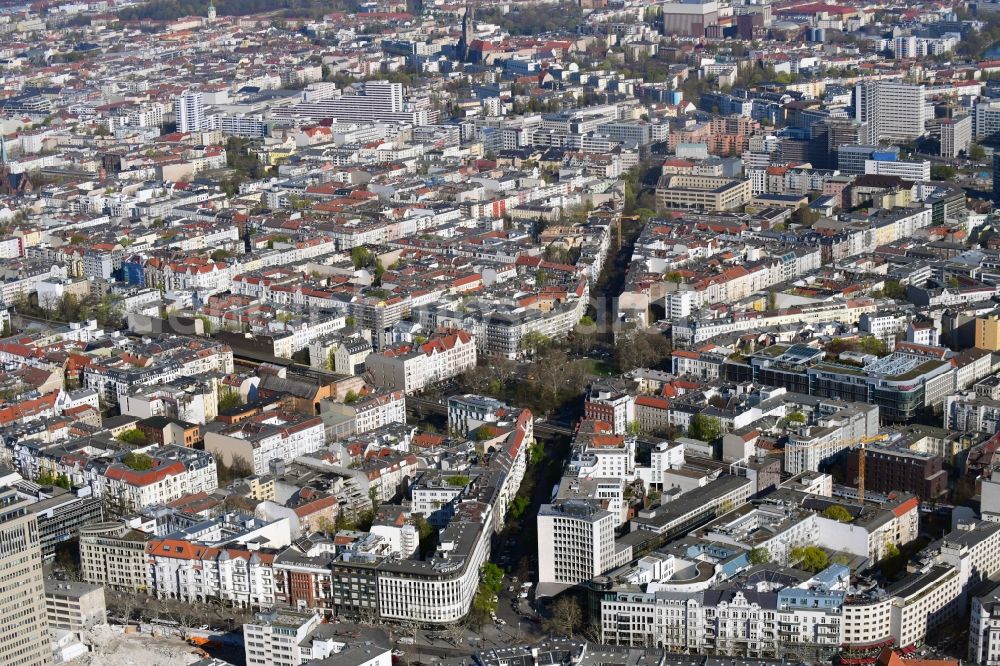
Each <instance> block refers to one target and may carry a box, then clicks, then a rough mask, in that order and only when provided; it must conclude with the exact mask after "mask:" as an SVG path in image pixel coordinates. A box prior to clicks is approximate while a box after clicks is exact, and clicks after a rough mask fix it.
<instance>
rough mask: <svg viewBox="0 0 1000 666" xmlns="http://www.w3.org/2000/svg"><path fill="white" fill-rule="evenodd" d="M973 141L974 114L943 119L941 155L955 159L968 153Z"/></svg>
mask: <svg viewBox="0 0 1000 666" xmlns="http://www.w3.org/2000/svg"><path fill="white" fill-rule="evenodd" d="M971 143H972V116H962V117H961V118H945V119H944V120H942V121H941V157H946V158H948V159H954V158H956V157H958V155H959V153H967V152H968V151H969V145H970V144H971Z"/></svg>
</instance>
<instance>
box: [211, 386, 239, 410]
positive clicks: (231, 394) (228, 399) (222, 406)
mask: <svg viewBox="0 0 1000 666" xmlns="http://www.w3.org/2000/svg"><path fill="white" fill-rule="evenodd" d="M242 405H243V398H242V397H240V393H239V391H235V390H233V389H231V388H226V389H224V390H223V391H221V392H220V393H219V400H218V403H217V405H216V406H217V408H218V411H219V412H228V411H229V410H231V409H236V408H237V407H240V406H242Z"/></svg>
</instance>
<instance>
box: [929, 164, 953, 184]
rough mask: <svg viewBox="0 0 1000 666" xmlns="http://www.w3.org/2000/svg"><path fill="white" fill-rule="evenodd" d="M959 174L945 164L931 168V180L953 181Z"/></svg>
mask: <svg viewBox="0 0 1000 666" xmlns="http://www.w3.org/2000/svg"><path fill="white" fill-rule="evenodd" d="M957 173H958V172H957V171H955V169H954V168H953V167H950V166H947V165H945V164H935V165H934V166H932V167H931V180H952V179H953V178H955V175H956V174H957Z"/></svg>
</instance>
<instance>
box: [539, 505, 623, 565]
mask: <svg viewBox="0 0 1000 666" xmlns="http://www.w3.org/2000/svg"><path fill="white" fill-rule="evenodd" d="M616 523H617V517H616V516H615V515H614V514H612V513H611V512H610V511H605V510H603V509H601V508H599V507H598V506H597V505H596V503H594V502H588V501H584V500H567V501H565V502H561V503H558V504H543V505H542V506H541V507H539V509H538V582H539V583H564V584H570V585H572V584H576V583H582V582H585V581H588V580H590V579H591V578H593V577H595V576H600V575H601V574H602V573H604V572H606V571H609V570H611V569H612V568H613V567H614V566H615V562H614V553H615V525H616Z"/></svg>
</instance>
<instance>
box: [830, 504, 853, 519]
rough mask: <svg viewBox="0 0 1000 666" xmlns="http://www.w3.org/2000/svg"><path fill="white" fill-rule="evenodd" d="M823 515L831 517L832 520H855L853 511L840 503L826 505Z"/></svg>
mask: <svg viewBox="0 0 1000 666" xmlns="http://www.w3.org/2000/svg"><path fill="white" fill-rule="evenodd" d="M823 516H824V517H825V518H829V519H830V520H836V521H837V522H840V523H849V522H851V521H852V520H854V517H853V516H852V515H851V512H850V511H848V510H847V509H845V508H844V507H842V506H841V505H839V504H833V505H831V506H828V507H826V509H824V510H823Z"/></svg>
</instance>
